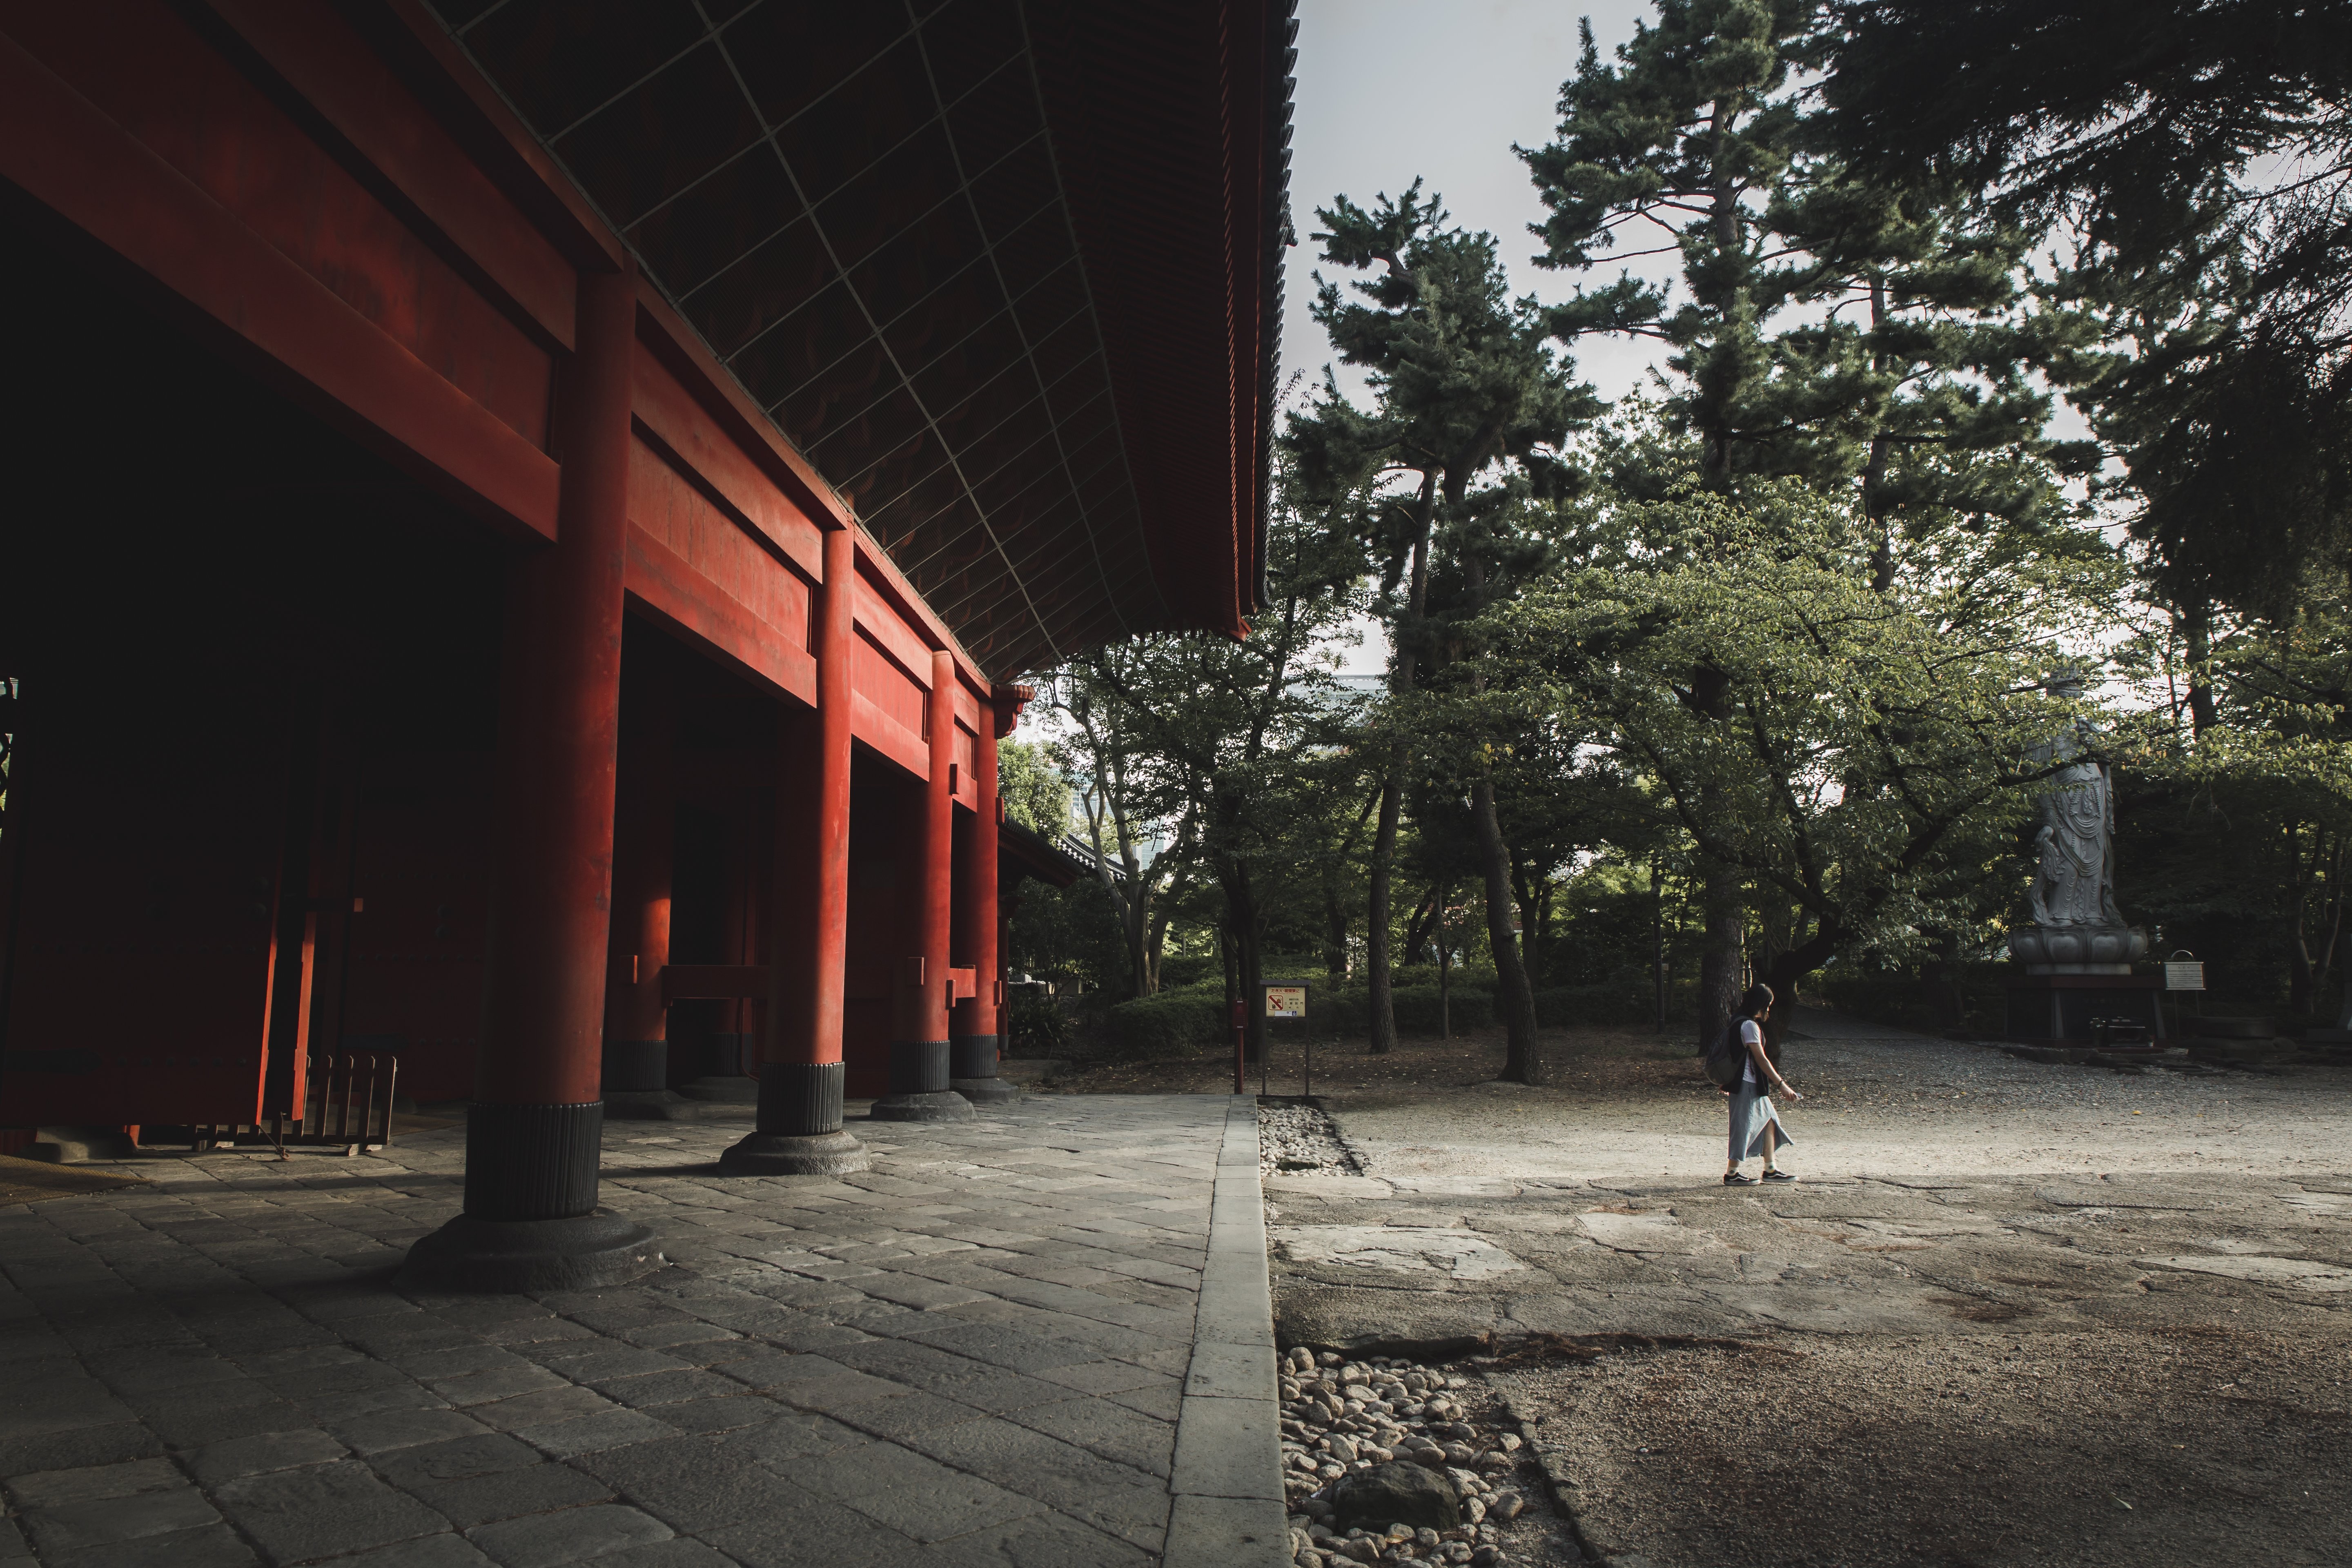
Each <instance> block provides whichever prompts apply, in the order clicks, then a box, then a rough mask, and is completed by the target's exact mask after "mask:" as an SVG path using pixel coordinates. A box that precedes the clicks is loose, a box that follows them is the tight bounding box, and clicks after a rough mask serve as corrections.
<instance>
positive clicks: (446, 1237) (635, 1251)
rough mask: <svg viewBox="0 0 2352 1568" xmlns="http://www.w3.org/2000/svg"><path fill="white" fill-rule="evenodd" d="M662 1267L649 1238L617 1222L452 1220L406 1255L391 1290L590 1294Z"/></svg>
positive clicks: (609, 1218)
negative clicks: (400, 1287)
mask: <svg viewBox="0 0 2352 1568" xmlns="http://www.w3.org/2000/svg"><path fill="white" fill-rule="evenodd" d="M664 1261H665V1259H664V1258H663V1257H662V1255H661V1250H660V1248H658V1247H656V1246H655V1245H654V1233H653V1232H652V1231H650V1230H647V1229H646V1227H645V1226H641V1225H639V1224H637V1223H636V1222H635V1221H634V1220H626V1219H623V1218H622V1217H621V1216H620V1215H611V1214H588V1215H578V1216H577V1217H575V1218H572V1219H476V1218H474V1217H473V1216H472V1215H458V1216H457V1218H456V1219H453V1220H451V1221H450V1222H449V1223H448V1224H446V1225H445V1226H442V1227H441V1228H440V1229H439V1230H436V1231H435V1232H434V1233H433V1234H432V1235H430V1236H427V1237H423V1238H421V1239H420V1240H418V1241H417V1243H416V1244H415V1246H414V1247H410V1248H409V1249H408V1261H407V1262H406V1263H405V1264H404V1265H403V1266H402V1268H401V1270H400V1273H399V1275H398V1276H397V1278H396V1279H395V1281H394V1282H395V1283H397V1284H399V1285H402V1286H405V1287H410V1288H421V1289H432V1290H497V1291H505V1292H509V1293H514V1292H520V1291H542V1290H593V1289H603V1288H604V1287H607V1286H612V1285H625V1284H627V1283H628V1282H629V1281H630V1280H632V1279H637V1278H639V1277H640V1276H643V1275H646V1274H650V1273H652V1272H653V1271H654V1270H655V1269H656V1268H660V1267H662V1265H663V1263H664Z"/></svg>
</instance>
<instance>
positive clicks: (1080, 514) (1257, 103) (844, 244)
mask: <svg viewBox="0 0 2352 1568" xmlns="http://www.w3.org/2000/svg"><path fill="white" fill-rule="evenodd" d="M433 3H434V5H435V6H436V10H437V11H438V12H439V14H440V16H441V17H442V19H443V20H444V22H446V24H447V25H448V26H449V27H450V29H451V30H452V32H453V33H454V34H455V35H456V36H457V38H458V39H459V41H460V42H461V43H462V45H463V46H464V47H465V48H466V49H467V51H468V52H469V53H470V55H471V56H472V58H474V59H475V60H476V62H477V63H478V65H479V66H480V67H481V68H482V69H483V71H484V72H485V73H486V74H487V75H488V77H489V78H490V79H491V80H492V81H494V82H495V83H496V84H497V85H498V87H499V89H500V90H501V91H502V92H503V93H504V94H505V95H506V97H507V99H508V100H509V102H510V103H512V104H513V105H514V107H515V109H516V110H517V111H518V112H519V113H520V115H521V117H522V118H523V120H524V121H526V122H527V123H528V124H529V125H530V128H531V130H532V131H533V132H535V133H536V134H537V135H538V136H539V137H540V138H541V140H542V141H543V142H545V143H546V144H547V146H548V148H549V149H550V151H551V153H553V155H554V156H555V157H556V158H557V159H558V160H559V161H560V162H561V163H562V165H563V166H564V168H565V169H566V170H567V171H568V172H569V173H570V174H572V177H573V178H574V179H575V180H576V181H578V182H579V184H580V185H581V187H582V188H583V190H584V191H585V192H586V193H587V194H588V195H589V197H590V198H591V199H592V200H593V202H594V203H595V204H596V205H598V207H599V208H600V209H601V210H602V212H603V213H604V216H605V217H606V219H607V220H608V221H609V222H611V223H612V225H613V226H614V228H615V229H616V230H617V231H619V233H620V234H621V235H622V236H623V237H624V238H625V240H626V241H627V243H628V244H629V245H630V246H631V247H632V248H633V249H634V250H635V253H636V256H637V258H638V261H639V264H640V266H641V267H642V268H643V269H644V270H645V272H646V275H647V276H648V277H649V278H650V279H652V281H653V282H654V283H655V285H656V287H657V288H659V289H661V290H662V292H663V293H664V294H665V295H666V296H667V298H668V299H669V300H671V301H672V302H673V303H674V304H675V305H676V306H677V310H679V312H680V313H681V314H682V315H683V316H684V317H685V318H686V320H687V321H688V322H689V323H691V324H692V326H693V327H694V328H695V330H696V331H698V332H699V333H700V334H701V335H702V337H703V339H704V340H705V342H707V343H708V344H709V348H710V349H711V351H712V352H713V353H715V354H716V355H717V356H718V357H719V360H720V361H721V362H722V363H725V364H726V365H727V367H728V368H729V369H730V371H731V372H732V373H733V374H734V375H735V376H736V378H737V379H738V380H739V381H740V383H741V384H742V385H743V387H744V388H745V390H746V391H747V392H749V393H750V395H751V396H752V398H753V399H754V400H756V401H757V402H758V403H759V404H760V405H761V407H763V408H765V409H766V410H767V411H768V413H769V415H770V416H771V417H772V419H773V420H774V421H775V423H776V425H777V426H778V427H779V428H780V429H781V430H782V432H783V434H784V436H785V437H786V438H787V439H789V440H790V441H791V442H792V443H793V445H794V446H795V447H798V448H799V450H800V451H801V452H802V453H803V455H804V456H805V457H806V458H808V459H809V461H810V462H811V463H813V464H814V466H815V468H817V470H818V472H819V473H821V474H822V475H823V476H824V478H825V479H826V480H827V481H829V482H830V483H831V484H832V485H833V487H834V488H835V490H837V491H838V492H839V493H840V494H841V495H842V497H843V498H844V499H845V500H847V501H848V502H849V504H850V505H851V506H852V508H853V509H854V510H856V514H857V516H858V518H859V520H860V521H862V522H864V523H865V525H866V528H867V529H868V530H869V531H871V532H872V533H873V534H874V536H875V537H876V538H877V540H878V541H879V542H881V544H882V545H883V547H884V548H885V549H886V550H887V551H888V552H889V553H890V556H891V558H892V559H893V560H894V561H895V562H896V563H898V567H899V568H900V570H902V571H903V572H905V573H906V574H907V576H908V578H909V579H910V580H911V581H912V582H913V584H915V586H916V587H917V589H918V590H919V591H920V592H921V593H922V594H923V595H924V596H925V598H926V599H927V600H929V603H930V605H931V606H932V608H933V609H934V610H935V611H937V612H938V614H939V615H940V617H941V618H942V619H943V620H945V621H946V622H947V624H948V626H950V628H951V629H952V630H953V631H954V632H955V634H956V635H957V637H959V638H960V639H961V641H962V643H963V645H964V647H966V649H967V650H969V651H970V652H971V655H972V656H973V658H976V659H978V660H979V661H980V663H981V664H982V667H983V668H986V669H988V670H989V671H990V672H991V673H992V674H994V675H996V676H998V677H999V678H1000V679H1002V678H1006V677H1009V676H1011V675H1013V674H1014V673H1016V672H1018V671H1021V670H1024V669H1031V668H1045V667H1047V666H1050V665H1053V664H1055V663H1058V662H1060V661H1061V660H1062V659H1064V658H1068V657H1069V656H1071V655H1072V654H1075V653H1077V652H1079V651H1082V650H1084V649H1085V648H1087V647H1095V646H1098V645H1100V644H1102V643H1105V642H1108V641H1112V640H1116V639H1118V638H1120V637H1127V636H1130V635H1133V634H1135V633H1137V632H1141V631H1148V630H1153V629H1158V628H1162V627H1170V626H1209V627H1223V628H1225V629H1237V628H1238V626H1239V624H1240V623H1239V617H1240V615H1241V614H1242V613H1243V612H1244V610H1246V609H1249V608H1254V607H1255V603H1254V602H1255V597H1256V595H1255V577H1256V573H1257V571H1258V567H1259V562H1258V556H1259V549H1258V542H1259V536H1260V533H1261V529H1262V520H1261V516H1260V506H1261V504H1262V494H1263V489H1264V468H1265V431H1264V425H1265V413H1266V408H1265V391H1266V386H1267V378H1268V376H1269V375H1270V374H1271V366H1272V356H1273V353H1274V347H1275V341H1276V333H1275V332H1274V331H1273V327H1272V322H1271V319H1270V314H1269V311H1268V309H1267V301H1268V299H1269V297H1271V298H1273V299H1278V298H1279V296H1278V294H1276V293H1274V292H1273V290H1272V289H1270V288H1269V269H1270V268H1271V269H1278V267H1279V259H1280V249H1279V226H1280V222H1279V220H1280V212H1281V209H1280V206H1279V201H1280V178H1281V170H1282V167H1283V165H1284V164H1286V158H1287V155H1286V153H1284V152H1283V151H1282V147H1283V144H1284V143H1286V142H1287V131H1286V126H1287V122H1288V99H1289V93H1288V86H1287V74H1288V73H1287V63H1288V55H1287V44H1288V38H1289V35H1290V31H1291V25H1290V24H1289V22H1288V20H1287V13H1288V0H1271V4H1269V0H1224V3H1223V4H1209V3H1204V0H1122V4H1120V5H1110V6H1102V5H1098V4H1093V5H1061V4H1058V3H1057V0H1028V3H1026V4H1024V0H873V3H871V4H852V5H842V4H812V3H810V0H755V3H751V4H746V3H745V0H699V3H698V0H433ZM1036 30H1043V31H1044V33H1045V36H1044V37H1039V36H1038V34H1037V31H1036ZM1237 31H1238V33H1239V35H1240V36H1239V37H1236V36H1235V35H1236V32H1237ZM1130 160H1139V162H1130ZM1138 179H1141V180H1142V181H1143V183H1144V184H1145V185H1146V186H1147V187H1148V188H1146V189H1143V190H1140V191H1139V190H1137V189H1135V188H1134V182H1135V181H1137V180H1138ZM1130 273H1131V274H1132V275H1131V276H1130V275H1129V274H1130ZM1277 276H1278V271H1277ZM1139 285H1140V286H1148V287H1149V289H1150V293H1149V295H1148V296H1147V295H1146V294H1145V293H1144V292H1143V287H1139ZM1139 423H1140V424H1142V425H1144V426H1148V428H1147V429H1145V430H1143V431H1140V432H1139V431H1138V429H1137V428H1136V426H1138V424H1139Z"/></svg>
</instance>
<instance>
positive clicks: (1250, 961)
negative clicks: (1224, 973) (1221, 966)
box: [1225, 866, 1265, 1067]
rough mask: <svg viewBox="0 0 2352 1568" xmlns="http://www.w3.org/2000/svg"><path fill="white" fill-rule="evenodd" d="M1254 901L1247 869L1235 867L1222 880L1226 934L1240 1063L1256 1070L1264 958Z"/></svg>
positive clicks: (1261, 1048)
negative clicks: (1237, 999) (1236, 996)
mask: <svg viewBox="0 0 2352 1568" xmlns="http://www.w3.org/2000/svg"><path fill="white" fill-rule="evenodd" d="M1258 926H1259V910H1258V907H1257V898H1256V895H1255V892H1254V891H1253V890H1252V889H1251V887H1250V879H1249V868H1248V867H1246V866H1236V867H1234V869H1233V870H1232V871H1231V872H1230V873H1228V875H1227V877H1226V878H1225V930H1226V931H1227V933H1228V936H1229V939H1230V940H1229V943H1228V945H1229V946H1230V947H1231V948H1232V949H1233V952H1234V979H1235V980H1236V981H1237V982H1238V983H1239V984H1238V985H1237V990H1238V991H1239V993H1240V995H1241V1000H1242V1059H1243V1060H1244V1061H1245V1062H1247V1063H1249V1064H1250V1065H1251V1066H1253V1067H1255V1066H1256V1065H1257V1064H1258V1063H1259V1062H1262V1061H1264V1060H1265V1007H1263V1006H1262V1005H1259V998H1260V997H1261V996H1263V995H1264V994H1265V993H1264V991H1263V990H1262V989H1261V988H1260V987H1261V984H1262V983H1263V982H1264V980H1265V952H1264V946H1265V944H1264V942H1262V941H1261V940H1260V939H1261V936H1262V933H1261V932H1260V931H1259V930H1258Z"/></svg>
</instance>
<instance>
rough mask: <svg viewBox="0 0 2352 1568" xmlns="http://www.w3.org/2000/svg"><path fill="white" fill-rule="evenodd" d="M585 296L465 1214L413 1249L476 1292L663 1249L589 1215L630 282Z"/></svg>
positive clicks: (538, 599) (511, 699)
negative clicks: (656, 1247) (654, 1247)
mask: <svg viewBox="0 0 2352 1568" xmlns="http://www.w3.org/2000/svg"><path fill="white" fill-rule="evenodd" d="M577 300H578V302H577V306H576V312H577V313H576V318H575V324H574V334H573V349H572V358H571V360H570V361H569V362H568V363H567V364H566V366H565V371H564V384H563V388H562V397H561V398H560V399H559V400H558V406H559V417H558V423H557V430H556V434H557V440H558V445H557V454H556V455H557V456H558V457H559V458H561V459H562V464H563V470H562V488H561V490H560V492H559V495H558V499H557V505H556V542H555V543H554V544H553V545H551V546H549V547H547V548H545V549H541V550H540V551H537V552H534V553H532V554H530V555H529V556H526V557H524V558H523V559H522V560H521V561H520V562H518V563H516V564H515V566H514V567H513V568H512V571H511V573H510V574H509V579H508V585H507V598H506V627H505V631H506V640H505V648H504V652H503V654H502V656H501V661H500V669H499V742H498V786H497V791H496V794H495V796H494V799H493V805H492V810H493V811H494V813H495V814H496V822H495V824H494V826H495V829H496V831H495V834H494V837H495V841H496V842H497V844H498V846H499V851H498V854H499V859H498V865H497V867H496V868H495V872H494V877H493V883H492V886H493V903H492V912H491V920H490V943H489V973H488V984H487V987H486V990H487V995H486V997H485V1004H484V1028H483V1037H482V1048H481V1058H480V1064H479V1067H478V1073H477V1082H476V1089H475V1096H474V1103H473V1105H472V1106H471V1107H470V1109H469V1110H468V1111H467V1118H466V1212H465V1213H464V1214H463V1215H459V1216H458V1217H457V1219H455V1220H452V1221H451V1222H450V1223H449V1224H447V1225H446V1226H442V1227H441V1229H439V1230H437V1231H436V1232H434V1233H433V1234H432V1235H431V1236H428V1237H425V1238H424V1239H423V1240H420V1241H419V1242H417V1244H416V1245H415V1247H413V1248H412V1249H411V1250H410V1253H409V1270H410V1272H411V1274H412V1275H413V1276H415V1277H416V1278H418V1279H420V1280H427V1281H435V1282H444V1283H454V1284H458V1285H462V1286H467V1287H472V1288H476V1289H574V1288H584V1287H593V1286H596V1285H603V1284H612V1283H617V1282H618V1281H620V1280H624V1279H632V1278H635V1276H636V1275H637V1274H640V1273H643V1272H645V1271H646V1269H648V1268H653V1267H655V1266H656V1265H658V1264H659V1262H660V1256H659V1254H657V1253H656V1252H655V1251H654V1250H653V1247H652V1239H653V1238H652V1233H651V1232H649V1231H647V1230H646V1229H645V1227H644V1226H636V1225H632V1224H630V1223H629V1222H628V1221H626V1220H622V1219H618V1218H615V1217H614V1216H611V1215H596V1214H595V1208H596V1165H597V1158H598V1154H599V1152H600V1149H601V1145H602V1135H603V1131H604V1102H603V1100H601V1098H600V1093H601V1090H600V1087H599V1083H600V1079H601V1076H602V1058H603V1054H604V1053H603V1048H602V1047H603V1037H604V961H605V944H606V940H607V937H608V935H609V931H610V925H611V921H610V907H611V900H612V891H613V784H614V761H615V748H616V742H617V739H618V732H619V729H620V700H621V574H622V557H623V551H624V546H625V538H626V533H627V529H628V474H629V397H630V363H631V360H632V358H633V356H634V354H635V341H636V280H635V275H634V273H633V272H630V271H623V272H617V273H588V274H583V276H582V277H581V279H580V283H579V291H578V296H577Z"/></svg>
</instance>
